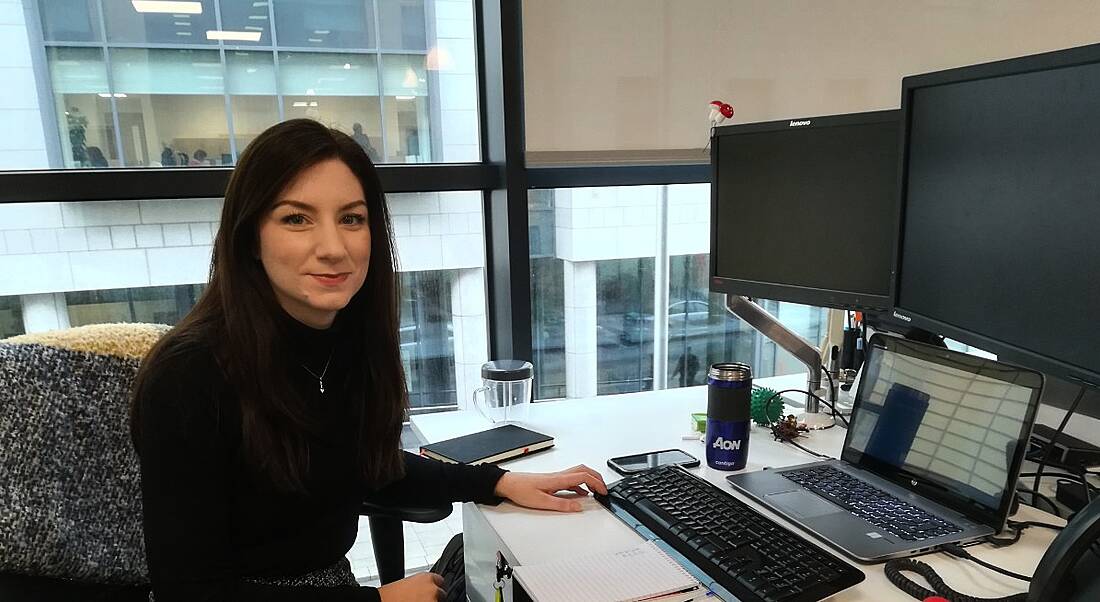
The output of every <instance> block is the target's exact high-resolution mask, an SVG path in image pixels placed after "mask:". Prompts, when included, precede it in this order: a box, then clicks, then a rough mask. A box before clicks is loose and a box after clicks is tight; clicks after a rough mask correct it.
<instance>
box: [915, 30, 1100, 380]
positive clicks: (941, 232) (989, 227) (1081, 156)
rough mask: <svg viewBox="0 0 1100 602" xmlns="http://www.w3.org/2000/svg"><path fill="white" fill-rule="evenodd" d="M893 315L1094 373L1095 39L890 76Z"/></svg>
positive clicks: (1099, 117)
mask: <svg viewBox="0 0 1100 602" xmlns="http://www.w3.org/2000/svg"><path fill="white" fill-rule="evenodd" d="M902 130H903V133H902V153H901V157H902V170H901V179H900V182H901V195H900V196H901V204H902V219H901V222H900V224H901V227H900V252H899V256H898V274H897V278H896V290H895V292H894V295H895V310H894V312H895V315H896V316H897V317H899V318H901V319H904V320H911V322H912V324H913V325H915V326H919V327H921V328H924V329H926V330H930V331H934V332H938V333H940V334H943V335H945V336H948V337H950V338H953V339H957V340H959V341H962V342H965V343H968V344H971V345H974V346H976V347H979V348H982V349H985V350H987V351H990V352H993V353H997V354H999V355H1001V356H1003V358H1004V359H1008V360H1009V361H1012V362H1015V363H1019V364H1023V365H1026V366H1029V367H1031V368H1035V369H1038V370H1041V371H1044V372H1047V373H1048V374H1052V375H1055V376H1059V377H1062V378H1066V379H1068V380H1071V381H1076V382H1078V383H1079V384H1080V383H1087V384H1092V385H1094V386H1097V384H1098V383H1100V45H1093V46H1085V47H1081V48H1074V49H1070V50H1064V51H1059V52H1052V53H1047V54H1040V55H1035V56H1029V57H1024V58H1019V59H1012V60H1007V61H999V62H995V63H988V64H984V65H976V66H972V67H964V68H960V69H952V70H949V71H941V72H938V73H930V74H925V75H918V76H911V77H906V78H905V79H904V80H903V82H902Z"/></svg>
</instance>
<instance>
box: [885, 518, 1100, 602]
mask: <svg viewBox="0 0 1100 602" xmlns="http://www.w3.org/2000/svg"><path fill="white" fill-rule="evenodd" d="M884 570H885V571H886V576H887V577H888V578H889V579H890V581H891V582H892V583H893V584H894V585H896V586H897V587H898V588H900V589H901V590H902V591H904V592H905V593H907V594H909V595H910V596H913V597H914V598H917V599H918V600H924V599H925V598H929V597H934V596H942V597H944V598H947V599H948V600H952V601H953V602H977V601H984V602H990V601H993V600H999V601H1003V602H1086V601H1090V602H1091V601H1095V600H1100V500H1096V501H1093V502H1092V503H1090V504H1089V505H1088V506H1086V507H1085V508H1084V509H1082V510H1081V511H1080V512H1078V513H1077V516H1075V517H1074V518H1073V520H1071V521H1070V522H1069V524H1067V525H1066V527H1065V529H1063V530H1062V532H1061V533H1059V534H1058V537H1056V538H1055V539H1054V541H1053V542H1051V544H1050V547H1049V548H1048V549H1047V552H1046V554H1043V558H1042V560H1040V561H1039V566H1037V567H1036V568H1035V574H1034V575H1033V576H1032V577H1031V586H1030V587H1029V588H1028V591H1027V592H1026V593H1019V594H1014V595H1012V596H1006V597H1003V598H977V597H971V596H967V595H965V594H960V593H958V592H956V591H954V590H952V589H951V588H949V587H948V586H947V585H946V584H944V582H943V580H942V579H940V578H939V576H938V575H936V572H935V570H934V569H932V567H930V566H929V565H927V564H925V563H923V562H920V561H916V560H909V559H898V560H891V561H890V562H887V563H886V567H885V569H884ZM902 572H913V573H917V574H919V575H921V576H922V577H924V578H925V580H927V581H928V583H929V584H930V585H932V586H933V587H934V588H935V590H936V591H932V590H929V589H928V588H926V587H924V586H922V585H920V584H918V583H916V582H914V581H912V580H910V579H909V578H908V577H906V576H904V575H903V574H902Z"/></svg>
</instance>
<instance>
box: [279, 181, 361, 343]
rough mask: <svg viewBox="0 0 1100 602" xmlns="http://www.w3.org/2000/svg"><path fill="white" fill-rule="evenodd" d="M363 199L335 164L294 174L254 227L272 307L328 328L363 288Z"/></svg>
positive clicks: (314, 326) (312, 325)
mask: <svg viewBox="0 0 1100 602" xmlns="http://www.w3.org/2000/svg"><path fill="white" fill-rule="evenodd" d="M367 219H368V215H367V204H366V195H364V194H363V187H362V186H361V185H360V184H359V180H358V178H356V177H355V174H353V173H352V171H351V169H349V168H348V166H347V165H345V164H344V162H343V161H340V160H339V159H329V160H326V161H322V162H321V163H318V164H316V165H314V166H312V167H310V168H308V169H306V170H304V171H303V172H302V173H300V174H298V176H297V177H296V178H295V179H294V180H293V181H291V183H290V184H289V185H287V187H286V188H285V189H284V190H283V191H282V192H281V193H279V196H277V197H276V199H275V204H274V206H273V207H272V209H271V211H269V212H268V214H267V216H266V217H265V218H263V219H262V220H261V221H260V262H261V263H263V266H264V271H266V272H267V277H268V279H269V280H270V281H271V288H272V290H274V291H275V298H276V299H278V301H279V305H281V306H282V308H283V309H284V310H286V312H287V313H288V314H290V315H291V316H293V317H294V318H295V319H297V320H298V321H299V322H302V323H303V324H306V325H308V326H311V327H313V328H328V327H329V326H331V325H332V321H333V320H334V319H335V318H336V312H338V311H340V310H341V309H343V308H344V306H346V305H347V304H348V302H349V301H351V298H352V296H354V295H355V293H356V292H358V291H359V288H360V287H362V286H363V281H364V280H366V278H367V266H368V265H369V264H370V244H371V237H370V226H369V225H368V222H367Z"/></svg>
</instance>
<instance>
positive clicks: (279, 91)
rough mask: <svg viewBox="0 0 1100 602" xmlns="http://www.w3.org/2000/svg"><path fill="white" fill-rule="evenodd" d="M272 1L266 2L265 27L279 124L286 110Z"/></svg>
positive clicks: (283, 118)
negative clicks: (269, 43) (269, 44)
mask: <svg viewBox="0 0 1100 602" xmlns="http://www.w3.org/2000/svg"><path fill="white" fill-rule="evenodd" d="M274 4H275V3H274V2H273V1H272V0H267V27H268V30H269V35H270V36H271V54H272V60H273V61H274V62H273V63H272V65H273V66H274V68H275V104H276V108H277V109H278V111H279V122H280V123H281V122H283V121H286V110H285V109H283V87H282V86H281V85H280V84H279V80H280V79H281V78H280V75H282V72H281V71H280V70H279V37H278V36H277V35H276V34H275V7H274Z"/></svg>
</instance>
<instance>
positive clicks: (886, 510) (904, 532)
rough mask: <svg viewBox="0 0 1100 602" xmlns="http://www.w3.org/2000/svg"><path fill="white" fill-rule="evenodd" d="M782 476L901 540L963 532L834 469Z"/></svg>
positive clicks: (784, 474) (797, 472) (814, 468)
mask: <svg viewBox="0 0 1100 602" xmlns="http://www.w3.org/2000/svg"><path fill="white" fill-rule="evenodd" d="M780 474H782V475H783V476H784V477H787V478H788V479H790V480H792V481H794V482H795V483H798V484H799V485H801V486H803V487H805V488H806V489H809V490H810V491H813V492H814V493H816V494H818V495H820V496H821V497H823V498H825V499H827V500H829V501H830V502H833V503H834V504H836V505H838V506H840V507H842V508H844V509H845V510H847V511H849V512H851V513H852V514H854V515H856V516H858V517H859V518H862V519H863V520H865V521H867V522H869V523H871V524H872V525H874V526H876V527H879V528H880V529H882V530H883V531H886V532H887V533H890V534H892V535H894V536H896V537H899V538H901V539H905V540H909V541H921V540H925V539H932V538H933V537H940V536H943V535H951V534H952V533H961V532H962V529H960V528H959V527H958V526H957V525H954V524H952V523H950V522H948V521H945V520H943V519H942V518H938V517H936V516H935V515H932V514H929V513H928V512H925V511H924V510H921V509H920V508H918V507H916V506H914V505H912V504H909V503H907V502H903V501H901V500H900V499H898V498H896V497H894V496H892V495H890V494H889V493H886V492H885V491H883V490H881V489H879V488H878V487H875V486H873V485H871V484H869V483H866V482H864V481H861V480H859V479H857V478H855V477H853V476H851V475H848V474H846V473H844V472H843V471H840V470H837V469H835V468H833V467H832V466H814V467H811V468H803V469H801V470H790V471H785V472H782V473H780Z"/></svg>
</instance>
